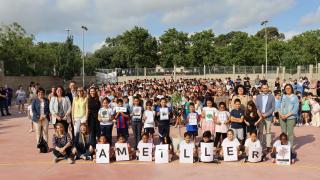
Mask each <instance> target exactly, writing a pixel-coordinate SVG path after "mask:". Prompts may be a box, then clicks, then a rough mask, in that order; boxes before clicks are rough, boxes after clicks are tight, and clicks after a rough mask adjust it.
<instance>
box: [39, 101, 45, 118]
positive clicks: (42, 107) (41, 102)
mask: <svg viewBox="0 0 320 180" xmlns="http://www.w3.org/2000/svg"><path fill="white" fill-rule="evenodd" d="M40 116H41V117H44V116H45V115H44V100H42V101H40Z"/></svg>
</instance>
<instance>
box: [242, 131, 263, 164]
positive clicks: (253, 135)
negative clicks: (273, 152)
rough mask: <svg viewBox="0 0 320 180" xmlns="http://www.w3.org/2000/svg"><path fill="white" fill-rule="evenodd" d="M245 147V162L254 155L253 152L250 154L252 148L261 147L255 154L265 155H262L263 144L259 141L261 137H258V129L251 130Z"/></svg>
mask: <svg viewBox="0 0 320 180" xmlns="http://www.w3.org/2000/svg"><path fill="white" fill-rule="evenodd" d="M244 147H245V152H246V157H245V162H247V160H248V156H251V157H252V154H250V150H252V149H260V150H259V151H260V152H258V151H257V153H258V154H256V155H255V156H256V157H263V156H262V146H261V143H260V141H259V139H257V132H256V131H251V132H250V136H249V138H248V139H247V140H246V142H245V143H244ZM260 161H263V158H261V159H260Z"/></svg>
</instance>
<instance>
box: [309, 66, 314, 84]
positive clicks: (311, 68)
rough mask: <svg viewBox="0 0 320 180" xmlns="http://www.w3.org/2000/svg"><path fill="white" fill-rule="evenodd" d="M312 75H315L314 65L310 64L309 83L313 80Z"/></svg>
mask: <svg viewBox="0 0 320 180" xmlns="http://www.w3.org/2000/svg"><path fill="white" fill-rule="evenodd" d="M312 73H313V64H310V65H309V77H308V79H309V81H311V79H312Z"/></svg>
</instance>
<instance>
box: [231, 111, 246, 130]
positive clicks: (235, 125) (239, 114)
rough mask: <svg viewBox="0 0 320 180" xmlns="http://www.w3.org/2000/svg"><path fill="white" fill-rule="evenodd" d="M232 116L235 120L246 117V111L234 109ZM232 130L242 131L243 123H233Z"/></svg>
mask: <svg viewBox="0 0 320 180" xmlns="http://www.w3.org/2000/svg"><path fill="white" fill-rule="evenodd" d="M230 116H232V117H235V118H241V117H242V116H244V111H243V110H242V109H233V110H232V111H231V113H230ZM231 128H233V129H240V128H243V127H242V123H239V122H231Z"/></svg>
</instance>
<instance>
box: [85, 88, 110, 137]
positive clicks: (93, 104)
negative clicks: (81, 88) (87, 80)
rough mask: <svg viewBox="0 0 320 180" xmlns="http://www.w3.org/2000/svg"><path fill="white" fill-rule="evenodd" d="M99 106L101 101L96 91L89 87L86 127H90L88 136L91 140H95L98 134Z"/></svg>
mask: <svg viewBox="0 0 320 180" xmlns="http://www.w3.org/2000/svg"><path fill="white" fill-rule="evenodd" d="M100 107H101V103H100V101H99V96H98V93H97V91H96V89H95V88H94V87H90V89H89V97H88V127H89V129H90V137H91V138H92V139H91V142H95V141H96V138H97V137H99V136H100V122H99V120H98V112H99V110H100ZM109 141H110V140H109Z"/></svg>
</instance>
